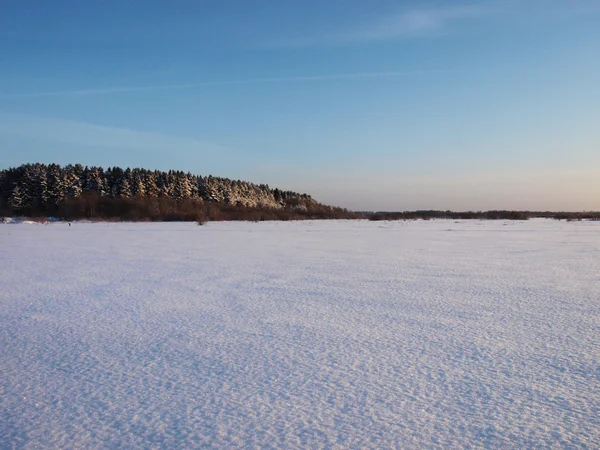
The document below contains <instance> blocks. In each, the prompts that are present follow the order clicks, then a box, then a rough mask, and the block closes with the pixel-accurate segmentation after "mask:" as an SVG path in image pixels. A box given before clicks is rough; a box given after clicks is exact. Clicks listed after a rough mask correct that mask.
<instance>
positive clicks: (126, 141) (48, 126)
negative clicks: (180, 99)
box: [0, 112, 225, 154]
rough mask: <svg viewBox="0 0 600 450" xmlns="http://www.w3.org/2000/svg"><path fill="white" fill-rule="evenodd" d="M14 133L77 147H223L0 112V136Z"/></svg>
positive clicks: (196, 149)
mask: <svg viewBox="0 0 600 450" xmlns="http://www.w3.org/2000/svg"><path fill="white" fill-rule="evenodd" d="M2 134H4V135H17V136H25V137H27V138H34V139H39V140H48V141H54V142H62V143H66V144H73V145H77V146H87V147H102V148H109V149H126V150H135V151H159V152H164V151H165V150H167V149H172V150H173V151H177V152H184V153H193V154H198V152H215V151H221V152H222V151H223V150H225V149H224V148H223V147H221V146H219V145H216V144H212V143H208V142H202V141H198V140H195V139H188V138H182V137H178V136H173V135H169V134H161V133H152V132H147V131H138V130H131V129H127V128H118V127H107V126H101V125H94V124H89V123H85V122H77V121H72V120H65V119H56V118H50V117H40V116H32V115H26V114H9V113H1V112H0V135H2Z"/></svg>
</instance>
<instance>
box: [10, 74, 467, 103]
mask: <svg viewBox="0 0 600 450" xmlns="http://www.w3.org/2000/svg"><path fill="white" fill-rule="evenodd" d="M454 72H456V71H455V70H408V71H400V72H357V73H338V74H326V75H311V76H297V77H274V78H254V79H248V80H224V81H206V82H202V83H187V84H164V85H154V86H123V87H113V88H99V89H79V90H71V91H51V92H30V93H21V94H0V98H2V99H10V98H35V97H79V96H86V95H105V94H120V93H127V92H143V91H168V90H179V89H197V88H203V87H211V86H231V85H242V84H268V83H302V82H317V81H329V80H367V79H377V78H401V77H406V76H413V75H429V74H446V73H454Z"/></svg>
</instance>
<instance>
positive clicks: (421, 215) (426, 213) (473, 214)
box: [364, 210, 600, 221]
mask: <svg viewBox="0 0 600 450" xmlns="http://www.w3.org/2000/svg"><path fill="white" fill-rule="evenodd" d="M364 214H366V215H367V216H368V218H369V220H374V221H376V220H416V219H422V220H430V219H454V220H469V219H478V220H528V219H534V218H547V219H557V220H568V221H574V220H600V212H595V211H590V212H553V211H508V210H494V211H463V212H455V211H435V210H431V211H430V210H421V211H402V212H385V211H382V212H374V213H364Z"/></svg>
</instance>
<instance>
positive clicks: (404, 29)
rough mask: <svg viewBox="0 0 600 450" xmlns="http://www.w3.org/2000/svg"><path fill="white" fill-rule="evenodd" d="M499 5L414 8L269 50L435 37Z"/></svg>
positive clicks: (491, 10) (478, 4) (490, 12)
mask: <svg viewBox="0 0 600 450" xmlns="http://www.w3.org/2000/svg"><path fill="white" fill-rule="evenodd" d="M499 7H500V3H498V2H487V3H485V4H483V3H466V4H454V5H450V6H439V7H437V8H415V9H411V10H405V11H402V12H399V13H393V14H388V15H386V16H385V17H382V18H380V19H379V20H376V21H373V22H372V23H370V24H366V25H364V26H362V27H360V26H359V27H357V29H354V30H350V31H340V32H337V33H332V34H325V35H321V36H316V37H308V38H301V39H297V40H290V41H283V42H278V43H275V44H273V45H271V47H274V48H276V47H281V48H285V47H310V46H319V45H344V44H357V43H368V42H377V41H389V40H398V39H406V38H417V37H427V36H435V35H438V34H440V33H442V32H445V31H446V30H447V29H449V28H451V26H452V25H453V24H454V23H456V22H460V21H466V20H474V19H478V18H482V17H485V16H488V15H490V14H492V13H493V12H496V11H498V10H499Z"/></svg>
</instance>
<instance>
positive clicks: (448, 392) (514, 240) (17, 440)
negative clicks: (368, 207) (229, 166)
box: [0, 220, 600, 449]
mask: <svg viewBox="0 0 600 450" xmlns="http://www.w3.org/2000/svg"><path fill="white" fill-rule="evenodd" d="M469 445H471V446H472V447H503V448H531V447H550V446H552V447H557V448H561V447H569V448H573V447H576V448H579V447H589V448H600V223H593V222H578V223H566V222H557V221H550V220H531V221H527V222H502V221H498V222H479V221H461V222H454V221H442V220H440V221H429V222H426V221H419V222H368V221H348V222H344V221H336V222H329V221H327V222H312V221H311V222H293V223H289V222H285V223H284V222H279V223H209V224H208V225H205V226H203V227H199V226H197V225H196V224H185V223H171V224H127V223H122V224H113V223H96V224H90V223H75V224H73V226H71V227H69V226H68V225H67V224H65V223H52V224H50V225H39V224H26V223H21V224H0V448H26V449H27V448H61V449H67V448H193V447H209V448H210V447H214V448H311V449H315V448H348V449H356V448H360V447H365V448H422V447H430V448H431V447H439V448H449V447H453V448H457V447H466V446H469Z"/></svg>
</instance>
